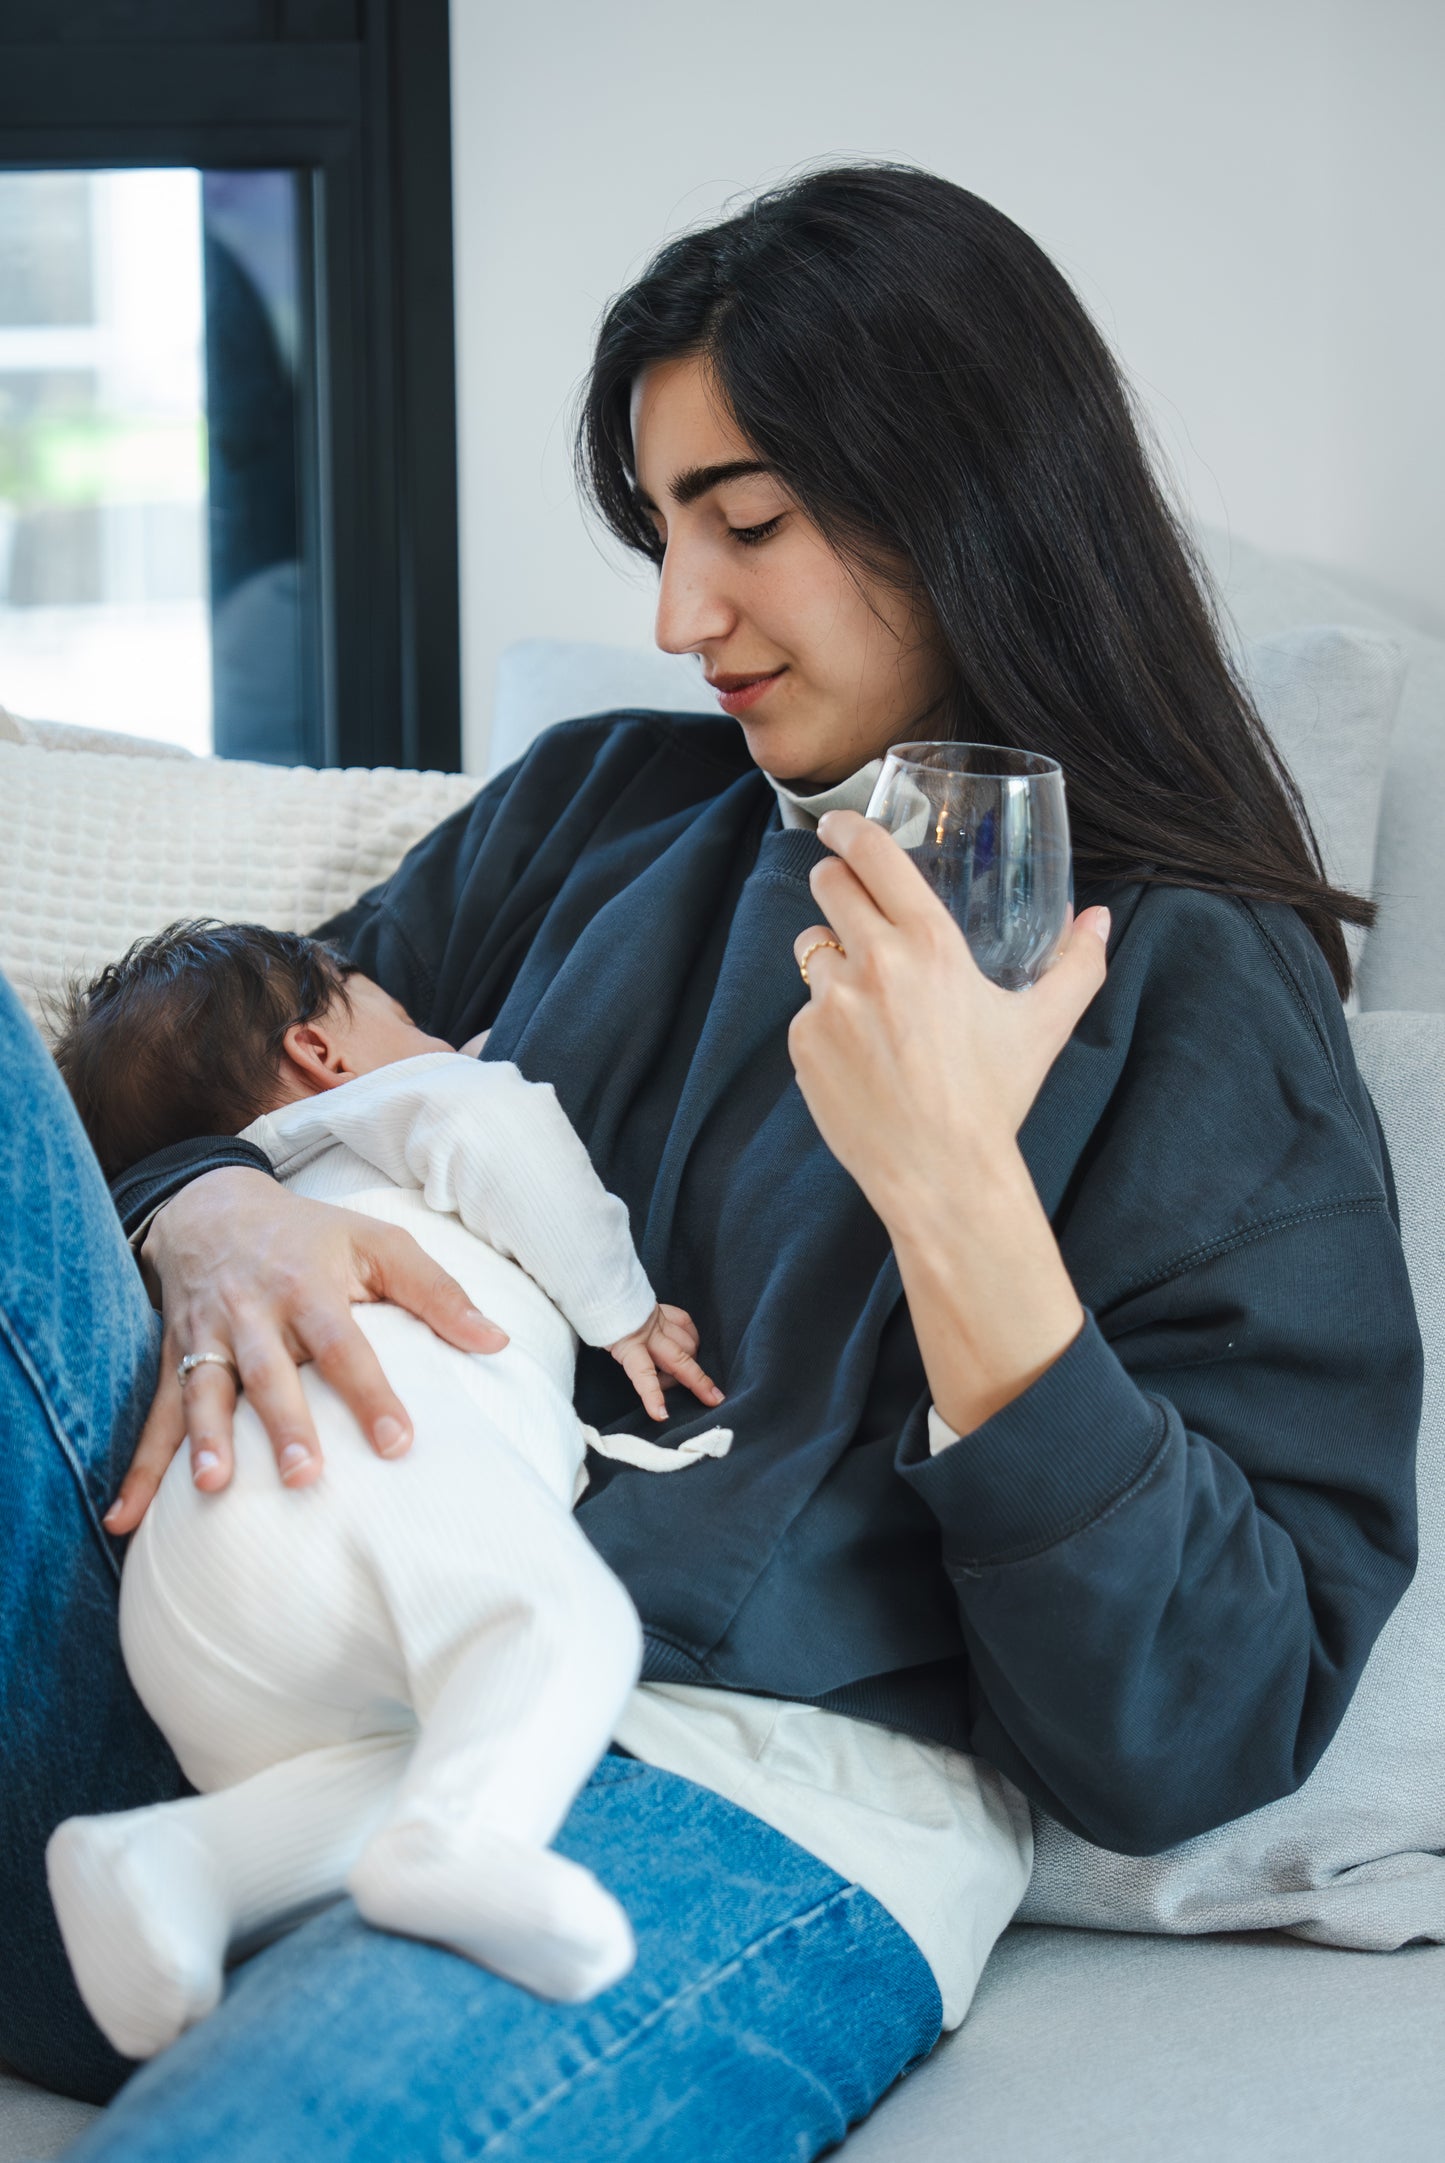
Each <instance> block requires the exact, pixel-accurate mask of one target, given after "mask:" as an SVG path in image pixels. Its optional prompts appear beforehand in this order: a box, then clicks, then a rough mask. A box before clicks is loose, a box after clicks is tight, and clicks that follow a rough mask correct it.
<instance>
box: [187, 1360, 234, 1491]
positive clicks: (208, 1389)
mask: <svg viewBox="0 0 1445 2163" xmlns="http://www.w3.org/2000/svg"><path fill="white" fill-rule="evenodd" d="M176 1387H177V1395H178V1396H179V1397H180V1400H181V1418H182V1420H183V1421H184V1423H185V1432H186V1439H187V1440H188V1442H189V1443H190V1447H191V1478H192V1479H193V1480H194V1481H195V1483H196V1485H197V1486H198V1487H199V1488H200V1490H201V1492H202V1493H203V1494H208V1495H211V1494H216V1493H218V1492H219V1491H220V1489H221V1488H222V1487H225V1486H227V1485H229V1483H230V1478H231V1474H232V1472H233V1470H234V1469H235V1459H234V1456H233V1453H232V1449H231V1420H232V1417H233V1415H234V1413H235V1410H236V1384H235V1381H234V1378H233V1377H232V1375H231V1372H230V1369H229V1368H227V1367H217V1366H215V1365H212V1364H209V1363H208V1364H207V1365H206V1366H204V1367H193V1368H192V1369H191V1371H190V1373H189V1375H188V1376H187V1377H186V1383H185V1387H184V1389H182V1388H181V1387H180V1385H179V1384H177V1386H176Z"/></svg>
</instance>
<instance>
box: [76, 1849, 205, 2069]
mask: <svg viewBox="0 0 1445 2163" xmlns="http://www.w3.org/2000/svg"><path fill="white" fill-rule="evenodd" d="M45 1867H46V1873H47V1875H48V1877H49V1880H50V1897H51V1899H52V1901H53V1902H54V1905H55V1913H56V1916H57V1918H58V1919H59V1923H60V1934H61V1936H62V1937H63V1939H64V1940H65V1950H66V1952H67V1954H68V1955H69V1957H70V1965H71V1967H72V1969H73V1970H74V1973H75V1980H76V1983H77V1984H78V1986H79V1989H80V1994H81V1996H82V1998H83V1999H84V2000H85V2003H86V2006H87V2008H88V2009H89V2012H90V2015H91V2018H92V2019H93V2020H94V2022H95V2024H96V2026H97V2027H98V2028H99V2029H100V2030H101V2032H102V2033H103V2034H104V2035H105V2036H106V2037H107V2038H108V2040H109V2041H110V2042H111V2043H112V2044H114V2046H115V2048H116V2049H117V2050H118V2051H119V2052H120V2053H121V2055H122V2057H126V2058H152V2057H154V2056H155V2054H156V2052H157V2051H159V2050H164V2049H165V2048H166V2046H167V2044H170V2043H174V2042H175V2040H176V2038H177V2036H179V2035H180V2034H182V2033H183V2031H184V2030H185V2029H187V2028H189V2027H191V2026H193V2024H194V2023H195V2022H196V2021H198V2020H203V2019H204V2018H205V2016H206V2014H207V2013H209V2012H211V2011H212V2010H213V2009H214V2008H215V2006H216V2005H217V2004H218V2003H219V2002H220V1997H221V1988H222V1970H223V1967H224V1964H225V1958H226V1948H227V1940H228V1938H229V1935H230V1928H231V1917H230V1913H229V1909H228V1904H227V1901H226V1897H225V1891H224V1887H223V1884H222V1881H221V1878H220V1875H219V1873H218V1871H217V1869H216V1866H215V1863H214V1860H213V1858H212V1857H211V1856H210V1855H209V1854H208V1852H207V1850H206V1849H205V1847H204V1846H203V1845H202V1844H201V1842H200V1841H198V1840H195V1839H193V1838H192V1837H191V1835H190V1833H189V1832H188V1831H187V1829H186V1828H185V1826H184V1825H181V1824H177V1823H176V1822H175V1819H174V1817H173V1816H172V1814H171V1812H170V1811H169V1810H167V1809H165V1808H160V1809H148V1810H127V1811H121V1812H118V1813H116V1814H115V1815H113V1816H107V1817H92V1818H67V1819H66V1821H65V1823H64V1824H63V1825H60V1826H57V1828H56V1830H55V1831H54V1832H53V1833H52V1834H51V1836H50V1843H49V1845H48V1847H47V1848H46V1851H45Z"/></svg>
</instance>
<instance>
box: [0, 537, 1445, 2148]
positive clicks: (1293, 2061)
mask: <svg viewBox="0 0 1445 2163" xmlns="http://www.w3.org/2000/svg"><path fill="white" fill-rule="evenodd" d="M1204 545H1205V548H1206V552H1207V554H1208V555H1209V558H1210V560H1211V564H1212V567H1213V569H1214V571H1215V574H1216V577H1217V579H1218V581H1219V583H1220V584H1221V586H1222V588H1223V590H1224V593H1225V597H1226V600H1227V603H1228V607H1229V610H1230V615H1231V620H1232V624H1233V627H1234V630H1235V632H1236V633H1237V636H1238V638H1239V640H1240V641H1241V651H1242V652H1244V651H1245V649H1246V647H1248V652H1249V655H1250V659H1249V666H1250V668H1251V669H1252V670H1253V671H1254V672H1255V675H1254V681H1255V682H1256V685H1257V688H1258V689H1259V690H1260V693H1261V706H1262V708H1263V709H1264V710H1265V711H1266V714H1267V717H1269V718H1270V719H1271V726H1272V727H1274V728H1275V732H1276V734H1277V736H1278V737H1279V738H1280V740H1281V742H1282V745H1283V748H1284V749H1285V751H1286V755H1287V757H1288V758H1289V760H1290V763H1291V765H1292V767H1293V769H1294V770H1295V772H1296V773H1297V775H1298V776H1299V778H1300V780H1301V786H1302V789H1303V792H1304V794H1305V797H1306V801H1307V802H1308V803H1309V806H1310V809H1311V812H1312V814H1313V815H1314V816H1315V818H1316V821H1317V824H1318V825H1319V828H1320V831H1321V834H1322V837H1323V839H1324V843H1325V847H1326V852H1327V857H1328V858H1329V860H1330V862H1331V863H1332V865H1334V866H1336V867H1337V868H1338V870H1339V872H1340V875H1341V876H1348V877H1349V878H1351V879H1352V880H1354V881H1355V882H1356V883H1360V884H1366V885H1369V886H1370V887H1371V889H1372V890H1373V891H1374V892H1375V893H1376V894H1377V896H1378V897H1379V899H1380V902H1381V913H1380V920H1379V923H1378V925H1377V927H1376V929H1375V930H1374V931H1372V932H1371V933H1370V934H1369V935H1368V937H1366V938H1365V939H1364V940H1363V942H1362V946H1361V952H1360V959H1359V972H1358V974H1359V982H1358V992H1357V999H1356V1002H1355V1004H1356V1007H1357V1011H1356V1012H1355V1014H1354V1016H1353V1019H1352V1022H1351V1027H1352V1032H1353V1034H1354V1038H1355V1044H1356V1049H1357V1054H1358V1056H1359V1058H1360V1060H1361V1064H1362V1067H1363V1068H1364V1071H1365V1073H1366V1077H1367V1079H1368V1081H1369V1082H1370V1085H1371V1088H1372V1090H1373V1092H1374V1094H1375V1097H1376V1101H1377V1105H1378V1108H1379V1110H1380V1113H1381V1118H1382V1122H1383V1124H1384V1127H1385V1130H1386V1134H1387V1137H1388V1139H1389V1141H1390V1145H1391V1151H1392V1156H1393V1158H1394V1162H1395V1169H1396V1175H1397V1183H1398V1186H1399V1192H1400V1204H1401V1214H1402V1224H1403V1229H1404V1235H1405V1239H1406V1245H1407V1253H1408V1258H1409V1262H1410V1268H1411V1277H1412V1283H1413V1286H1414V1290H1415V1297H1416V1303H1417V1308H1418V1310H1419V1315H1420V1321H1421V1326H1422V1333H1423V1335H1424V1338H1425V1343H1426V1357H1427V1396H1426V1408H1425V1418H1424V1424H1423V1426H1422V1437H1421V1472H1420V1500H1421V1533H1422V1564H1421V1570H1420V1573H1419V1576H1418V1577H1417V1582H1416V1586H1415V1587H1413V1588H1412V1592H1411V1594H1410V1595H1409V1596H1408V1597H1407V1602H1406V1603H1405V1604H1404V1606H1402V1610H1401V1611H1400V1614H1399V1616H1398V1617H1397V1618H1395V1619H1394V1621H1392V1624H1391V1626H1390V1628H1389V1629H1388V1630H1387V1632H1386V1636H1385V1638H1382V1640H1381V1645H1380V1647H1378V1648H1377V1654H1376V1657H1375V1658H1374V1659H1372V1662H1371V1666H1370V1668H1369V1669H1368V1670H1367V1675H1366V1684H1362V1687H1361V1693H1360V1700H1359V1705H1360V1711H1359V1716H1358V1718H1357V1719H1356V1718H1355V1717H1354V1715H1355V1708H1352V1715H1351V1720H1352V1723H1353V1724H1351V1723H1347V1727H1349V1733H1348V1734H1346V1733H1345V1731H1344V1730H1342V1735H1341V1738H1340V1739H1339V1741H1338V1742H1337V1744H1336V1745H1334V1746H1332V1749H1331V1751H1330V1752H1329V1753H1327V1756H1326V1759H1325V1761H1324V1763H1323V1764H1322V1766H1321V1767H1320V1768H1319V1770H1318V1772H1317V1773H1316V1774H1315V1775H1312V1777H1311V1780H1310V1781H1309V1782H1307V1783H1306V1786H1305V1788H1304V1789H1303V1790H1302V1791H1301V1794H1300V1795H1299V1796H1298V1797H1295V1798H1290V1799H1289V1800H1288V1801H1287V1802H1285V1803H1283V1804H1280V1805H1272V1806H1270V1810H1269V1811H1266V1812H1259V1813H1256V1814H1255V1818H1254V1819H1251V1820H1244V1821H1242V1822H1241V1825H1240V1826H1239V1827H1236V1828H1225V1829H1224V1830H1223V1832H1222V1833H1221V1834H1220V1835H1219V1836H1208V1837H1207V1839H1206V1840H1205V1841H1204V1842H1201V1843H1190V1844H1189V1848H1188V1849H1187V1850H1181V1851H1177V1852H1176V1854H1175V1855H1174V1856H1172V1857H1166V1858H1162V1859H1160V1860H1158V1861H1157V1862H1152V1861H1151V1862H1145V1863H1142V1864H1135V1863H1129V1862H1127V1861H1126V1860H1125V1859H1122V1858H1110V1857H1105V1856H1101V1855H1100V1854H1099V1852H1098V1851H1095V1850H1087V1849H1085V1848H1084V1845H1083V1843H1079V1842H1073V1841H1072V1840H1071V1838H1070V1836H1067V1835H1064V1834H1063V1833H1062V1832H1061V1830H1060V1829H1059V1828H1057V1827H1051V1826H1050V1825H1049V1824H1048V1822H1047V1821H1046V1820H1040V1822H1039V1823H1038V1825H1037V1828H1036V1833H1037V1840H1038V1856H1039V1863H1038V1869H1037V1871H1036V1877H1035V1885H1034V1888H1033V1889H1032V1890H1031V1893H1030V1897H1029V1900H1028V1901H1027V1902H1026V1904H1025V1908H1024V1911H1023V1917H1022V1919H1020V1920H1019V1921H1018V1922H1016V1923H1015V1924H1014V1925H1013V1926H1012V1927H1011V1928H1010V1929H1009V1930H1008V1931H1007V1932H1006V1933H1005V1934H1004V1937H1003V1938H1002V1940H1001V1941H1000V1943H999V1945H998V1947H997V1949H996V1950H995V1952H994V1954H993V1956H992V1958H991V1960H990V1961H989V1963H988V1965H987V1967H986V1969H985V1971H984V1974H983V1978H982V1981H981V1983H980V1986H979V1990H978V1994H977V1997H976V1999H975V2002H974V2005H973V2008H972V2010H971V2012H970V2014H969V2016H968V2018H967V2020H966V2021H965V2022H964V2024H963V2026H962V2028H961V2029H959V2030H958V2032H957V2033H956V2034H955V2035H953V2036H952V2037H950V2038H949V2039H947V2040H946V2041H945V2042H944V2043H943V2044H942V2045H941V2046H940V2047H939V2049H938V2050H937V2051H935V2053H934V2054H933V2056H932V2057H931V2058H930V2059H929V2060H928V2062H927V2063H926V2064H925V2065H924V2066H922V2067H921V2068H919V2069H918V2070H916V2071H915V2072H914V2073H912V2074H911V2075H910V2076H908V2077H907V2078H906V2079H905V2080H903V2081H902V2082H900V2083H899V2085H898V2086H897V2088H896V2089H895V2090H894V2091H893V2093H892V2094H891V2095H889V2096H888V2097H887V2098H886V2099H885V2100H884V2102H883V2103H882V2104H881V2105H880V2107H879V2108H878V2110H877V2111H876V2112H875V2113H874V2114H873V2116H872V2118H871V2119H870V2120H869V2121H868V2122H867V2123H866V2124H865V2125H863V2126H861V2127H859V2128H858V2129H857V2130H855V2132H854V2133H853V2134H852V2136H851V2137H850V2139H849V2140H848V2142H847V2143H846V2151H847V2154H848V2157H849V2159H850V2163H885V2159H886V2163H964V2159H965V2158H974V2157H980V2156H987V2157H988V2158H990V2163H1044V2159H1049V2163H1094V2159H1098V2163H1135V2159H1137V2163H1196V2159H1197V2163H1225V2159H1227V2163H1292V2159H1294V2158H1299V2159H1300V2163H1305V2159H1308V2163H1358V2159H1360V2158H1374V2157H1380V2158H1386V2157H1388V2158H1390V2159H1391V2163H1439V2159H1440V2158H1441V2157H1442V2156H1445V1942H1441V1941H1445V877H1442V875H1441V847H1440V841H1439V838H1438V829H1439V822H1440V821H1441V819H1442V815H1445V642H1442V641H1441V640H1440V639H1438V638H1436V637H1434V636H1432V635H1431V630H1430V626H1429V625H1428V624H1423V623H1421V622H1419V621H1416V620H1412V618H1411V615H1410V612H1409V611H1408V610H1407V609H1405V608H1404V607H1402V606H1401V605H1399V604H1397V603H1390V602H1388V601H1383V600H1381V599H1380V598H1379V597H1378V596H1376V595H1374V594H1373V593H1370V592H1368V591H1366V590H1363V589H1361V588H1359V587H1356V586H1353V585H1351V584H1350V583H1348V582H1346V581H1342V580H1341V579H1339V578H1337V577H1331V576H1326V575H1324V574H1322V573H1321V572H1320V571H1318V570H1317V569H1316V568H1314V567H1312V566H1310V565H1307V564H1304V563H1302V562H1295V561H1293V560H1290V559H1283V558H1279V557H1274V556H1269V555H1266V554H1264V553H1263V552H1261V551H1258V550H1254V549H1251V548H1249V547H1247V546H1245V545H1244V544H1242V543H1232V542H1230V541H1229V540H1228V539H1227V538H1226V537H1224V536H1221V535H1217V534H1216V535H1210V536H1206V538H1205V544H1204ZM1250 641H1253V642H1254V643H1253V645H1252V646H1249V645H1248V642H1250ZM3 696H4V682H3V664H0V699H3ZM639 703H645V704H649V705H654V706H662V707H669V708H672V709H673V710H679V709H685V708H689V707H695V706H698V705H699V704H700V703H701V702H700V700H699V698H698V686H697V683H696V679H695V677H693V676H689V675H688V674H687V673H686V671H685V670H684V668H683V666H682V665H681V664H679V663H676V662H672V661H669V660H667V659H665V658H662V657H657V656H647V655H636V654H627V653H625V652H621V651H617V652H614V651H611V650H608V649H589V648H559V647H555V646H547V645H540V644H537V643H529V644H527V645H524V646H521V647H518V648H515V649H513V650H512V651H511V652H510V653H509V654H508V655H507V656H505V657H504V660H503V664H502V668H501V673H500V681H499V695H498V710H497V724H496V735H495V741H494V747H493V761H492V764H493V767H494V768H495V767H497V766H499V765H501V764H504V763H505V762H506V760H507V759H508V758H509V757H510V756H514V755H515V754H516V753H517V752H518V751H520V750H521V749H522V748H524V746H525V744H526V742H527V741H528V740H530V737H531V735H533V734H535V732H536V730H537V729H538V728H539V727H541V726H544V725H546V723H547V722H548V721H550V720H553V719H556V718H560V717H561V716H562V715H564V714H566V713H569V712H572V713H575V712H579V711H584V710H592V711H595V710H598V709H599V708H603V707H610V706H614V705H619V704H639ZM122 753H123V754H125V755H124V756H122V755H121V754H122ZM202 769H204V771H203V770H202ZM475 786H476V783H475V781H471V782H468V781H467V780H466V779H465V778H463V777H458V776H441V775H431V776H414V775H373V774H367V775H353V776H336V775H332V776H325V775H321V776H317V775H304V774H302V775H295V774H288V773H285V772H282V771H280V770H276V769H263V768H232V769H230V770H229V771H228V772H221V771H219V770H218V769H217V768H216V767H215V766H214V765H213V763H212V762H204V761H185V760H183V759H180V758H178V757H177V755H176V754H173V753H170V752H167V751H166V750H165V748H164V747H162V746H144V745H137V744H135V743H134V742H129V743H127V742H122V741H120V740H118V739H108V738H106V737H105V736H103V735H101V734H95V733H86V734H84V735H82V734H80V733H79V732H75V731H64V730H59V729H55V728H49V729H47V728H45V727H43V726H36V725H34V724H26V723H21V722H16V721H15V720H14V719H13V718H11V717H7V716H5V715H4V714H3V712H0V792H3V793H0V801H3V802H4V804H5V806H6V808H5V810H4V811H3V812H0V966H3V967H4V968H5V969H6V970H7V972H8V973H10V974H11V975H12V977H13V978H14V980H15V981H16V982H17V983H18V984H19V986H20V988H21V990H22V993H23V994H24V995H25V996H26V997H27V998H28V999H29V1000H30V1003H31V1004H32V1007H33V1009H34V1010H35V1011H36V1013H37V1015H38V1016H39V1017H40V1018H42V1020H43V1018H44V1014H45V1011H46V1005H47V1000H48V998H49V996H50V994H51V993H52V992H53V990H54V989H55V987H56V985H57V984H58V982H59V981H60V979H61V977H62V976H63V975H64V974H65V973H66V972H67V971H68V970H69V969H73V968H78V967H85V966H89V965H91V964H93V963H96V962H98V961H100V960H103V959H105V958H107V956H108V955H109V954H111V953H113V952H114V951H115V950H116V948H117V946H118V945H119V944H120V943H123V940H124V939H125V938H128V937H131V936H134V935H136V934H137V933H138V932H140V931H143V930H146V929H150V928H154V926H156V925H158V924H159V923H161V922H163V921H166V920H168V918H169V917H170V916H173V915H176V914H180V913H183V912H190V913H198V912H201V911H207V912H211V913H217V914H225V913H231V914H241V913H251V914H261V913H263V912H264V913H268V914H269V916H270V918H271V920H273V921H276V922H278V923H282V922H288V923H294V924H295V925H297V926H298V927H300V926H304V925H305V924H307V923H310V922H315V921H316V920H318V918H319V917H320V916H321V915H322V914H324V913H325V911H326V910H327V909H328V908H331V907H335V906H339V905H340V904H341V903H342V902H343V901H344V900H345V899H347V898H349V894H350V893H353V892H355V891H358V890H360V888H361V887H362V886H363V885H365V884H366V883H368V882H369V881H370V880H371V879H372V878H375V877H379V876H381V875H383V874H384V872H385V870H386V869H387V868H388V866H389V864H390V863H391V862H394V861H395V859H396V857H397V856H398V855H399V854H400V853H401V851H402V849H404V848H405V847H406V846H407V845H408V844H409V842H410V840H411V839H413V838H415V836H416V835H417V834H418V833H420V832H422V831H425V829H426V827H427V826H428V825H430V824H431V823H432V822H433V821H434V820H435V819H436V818H438V817H440V816H443V815H444V814H445V812H446V811H447V810H449V809H450V808H452V807H453V805H454V804H456V803H459V802H461V801H463V800H464V799H465V797H466V795H467V793H468V791H469V789H471V788H473V787H475ZM198 807H199V808H200V809H201V810H203V811H204V812H205V814H206V815H205V816H204V817H198V816H197V809H198ZM318 809H320V810H322V811H323V812H324V813H325V815H326V819H327V842H326V847H325V848H323V849H322V850H320V851H319V852H318V851H315V850H311V851H308V852H307V854H306V860H305V862H304V863H303V862H301V861H300V860H299V856H298V851H297V848H296V845H295V835H296V834H297V833H299V832H300V831H302V830H310V831H311V832H313V833H314V832H315V830H316V819H317V813H318ZM158 834H159V835H160V836H161V837H162V838H163V839H164V841H165V843H166V846H165V848H164V849H163V850H160V851H157V849H156V848H155V846H154V843H155V840H156V837H157V835H158ZM258 867H259V868H258ZM268 882H269V884H268ZM1367 1685H1368V1687H1367ZM1387 1946H1389V1947H1393V1948H1395V1949H1391V1950H1385V1949H1384V1948H1385V1947H1387ZM90 2116H91V2112H90V2111H89V2109H88V2108H87V2107H86V2106H85V2105H82V2104H77V2103H73V2102H70V2101H67V2100H65V2099H62V2098H58V2097H52V2096H47V2095H44V2094H42V2093H41V2092H40V2091H38V2090H36V2089H34V2088H31V2087H29V2086H27V2085H26V2084H25V2083H23V2082H21V2081H19V2080H16V2079H14V2078H12V2077H9V2076H7V2075H6V2074H5V2073H4V2072H3V2069H0V2163H21V2159H25V2158H29V2159H35V2158H40V2157H49V2156H55V2155H59V2154H62V2153H63V2152H64V2149H65V2146H66V2144H67V2142H68V2141H69V2140H70V2139H71V2138H73V2137H74V2135H75V2134H76V2133H77V2132H78V2130H79V2129H80V2127H81V2126H82V2125H83V2124H84V2123H85V2122H86V2121H87V2120H88V2118H89V2117H90ZM399 2163H400V2159H399ZM417 2163H422V2159H417Z"/></svg>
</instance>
